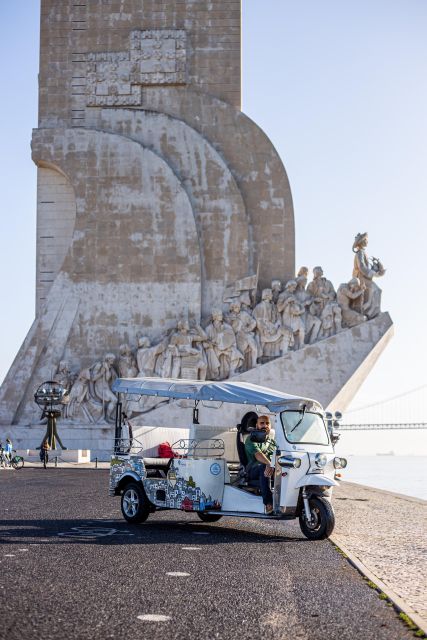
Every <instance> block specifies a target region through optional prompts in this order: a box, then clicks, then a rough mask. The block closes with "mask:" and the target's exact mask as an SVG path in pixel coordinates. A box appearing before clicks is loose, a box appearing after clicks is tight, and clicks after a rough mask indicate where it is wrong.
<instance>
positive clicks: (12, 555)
mask: <svg viewBox="0 0 427 640" xmlns="http://www.w3.org/2000/svg"><path fill="white" fill-rule="evenodd" d="M4 557H5V558H14V557H15V554H14V553H5V555H4Z"/></svg>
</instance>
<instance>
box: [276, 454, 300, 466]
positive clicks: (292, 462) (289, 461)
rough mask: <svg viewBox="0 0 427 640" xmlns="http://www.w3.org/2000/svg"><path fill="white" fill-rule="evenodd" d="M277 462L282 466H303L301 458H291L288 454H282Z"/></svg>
mask: <svg viewBox="0 0 427 640" xmlns="http://www.w3.org/2000/svg"><path fill="white" fill-rule="evenodd" d="M277 463H278V465H279V466H280V467H288V468H291V469H298V468H299V467H300V466H301V458H290V457H288V456H280V457H279V458H277Z"/></svg>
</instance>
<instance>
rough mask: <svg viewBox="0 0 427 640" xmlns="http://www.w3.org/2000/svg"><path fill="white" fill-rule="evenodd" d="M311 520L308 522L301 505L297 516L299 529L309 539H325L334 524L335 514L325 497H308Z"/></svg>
mask: <svg viewBox="0 0 427 640" xmlns="http://www.w3.org/2000/svg"><path fill="white" fill-rule="evenodd" d="M308 504H309V506H310V513H311V521H310V522H308V521H307V518H306V515H305V509H304V507H302V511H301V515H300V517H299V525H300V527H301V531H302V532H303V534H304V535H305V537H306V538H308V539H309V540H325V538H329V536H330V535H331V533H332V531H333V530H334V526H335V514H334V510H333V508H332V505H331V503H330V502H329V501H328V500H326V499H325V498H319V497H317V496H312V497H311V498H309V499H308Z"/></svg>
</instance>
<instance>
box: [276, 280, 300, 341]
mask: <svg viewBox="0 0 427 640" xmlns="http://www.w3.org/2000/svg"><path fill="white" fill-rule="evenodd" d="M296 288H297V282H296V280H289V281H288V282H287V283H286V285H285V290H284V291H283V293H282V294H281V298H279V302H278V309H279V311H280V312H281V314H282V327H283V329H284V330H285V331H286V332H287V336H288V346H289V347H292V348H293V349H294V350H297V349H301V347H303V346H304V338H305V324H304V315H305V308H304V306H303V305H301V304H300V303H299V302H298V300H297V298H296V295H295V292H296Z"/></svg>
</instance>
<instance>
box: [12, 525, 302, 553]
mask: <svg viewBox="0 0 427 640" xmlns="http://www.w3.org/2000/svg"><path fill="white" fill-rule="evenodd" d="M230 524H232V523H230ZM198 533H199V534H206V533H208V534H209V536H208V535H195V534H198ZM63 542H67V543H72V544H101V545H123V544H126V545H134V544H139V545H141V544H142V545H144V544H150V545H152V544H156V545H157V544H165V542H167V543H168V544H176V545H183V544H184V545H191V546H198V547H203V546H212V545H216V544H226V543H227V542H229V543H230V544H236V543H246V544H248V543H250V544H267V543H270V542H282V543H283V542H285V543H286V542H288V543H295V542H309V541H308V540H307V539H306V538H303V537H301V538H300V537H291V536H287V535H280V534H277V533H268V532H265V533H264V532H262V531H259V530H258V531H256V532H253V531H247V530H246V531H245V530H241V529H239V528H237V526H236V528H234V523H233V524H232V526H221V525H206V524H201V523H199V522H191V521H189V522H185V521H183V520H181V521H176V520H161V521H157V522H155V521H147V522H145V523H143V524H139V525H132V524H129V523H127V522H124V521H121V520H112V519H111V520H110V519H108V520H107V519H106V520H102V519H100V520H88V519H81V520H79V519H66V520H62V519H61V520H58V519H57V520H54V519H52V520H41V519H38V520H25V521H22V520H3V521H2V530H1V531H0V543H2V544H5V545H9V544H18V543H19V544H23V543H25V544H46V545H52V543H59V544H61V543H63Z"/></svg>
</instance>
